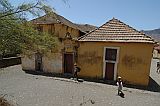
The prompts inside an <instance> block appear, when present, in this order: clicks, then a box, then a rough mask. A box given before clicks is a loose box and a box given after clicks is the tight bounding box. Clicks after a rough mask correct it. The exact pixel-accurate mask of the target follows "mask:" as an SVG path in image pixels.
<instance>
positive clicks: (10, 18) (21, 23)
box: [0, 0, 57, 56]
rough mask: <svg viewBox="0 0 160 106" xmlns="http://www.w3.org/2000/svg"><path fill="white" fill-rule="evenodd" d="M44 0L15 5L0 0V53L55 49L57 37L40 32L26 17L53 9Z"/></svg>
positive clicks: (46, 12)
mask: <svg viewBox="0 0 160 106" xmlns="http://www.w3.org/2000/svg"><path fill="white" fill-rule="evenodd" d="M43 1H44V0H38V1H36V2H35V3H26V4H24V3H23V4H21V5H19V6H17V7H14V6H13V5H11V4H10V3H9V1H8V0H0V55H2V56H5V55H7V54H16V53H29V52H28V51H30V52H41V53H42V52H43V53H45V52H46V51H50V50H52V51H53V50H55V48H56V44H57V43H56V38H55V37H53V36H51V35H49V34H47V33H43V32H42V33H40V32H38V31H37V30H36V28H35V27H34V26H33V25H32V24H31V23H29V22H28V21H27V19H26V16H27V15H28V14H31V15H34V16H40V15H41V14H44V13H45V14H49V13H51V12H52V11H53V10H52V8H50V7H49V6H47V5H45V3H44V2H43Z"/></svg>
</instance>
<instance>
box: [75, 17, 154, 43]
mask: <svg viewBox="0 0 160 106" xmlns="http://www.w3.org/2000/svg"><path fill="white" fill-rule="evenodd" d="M78 40H79V41H107V42H108V41H110V42H145V43H154V40H153V39H152V38H151V37H150V36H147V35H145V34H144V33H142V32H139V31H137V30H136V29H134V28H132V27H130V26H129V25H126V24H125V23H123V22H121V21H120V20H118V19H115V18H113V19H112V20H110V21H108V22H107V23H105V24H104V25H102V26H100V27H99V28H97V29H95V30H93V31H92V32H90V33H88V34H86V35H84V36H82V37H80V38H79V39H78Z"/></svg>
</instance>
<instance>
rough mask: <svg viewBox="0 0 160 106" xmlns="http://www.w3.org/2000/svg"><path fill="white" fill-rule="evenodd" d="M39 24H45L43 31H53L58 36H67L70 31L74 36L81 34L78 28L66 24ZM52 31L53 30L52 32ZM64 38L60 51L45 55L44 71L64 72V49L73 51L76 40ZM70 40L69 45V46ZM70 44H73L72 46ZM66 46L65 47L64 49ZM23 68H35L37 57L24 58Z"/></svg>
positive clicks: (60, 42) (60, 43)
mask: <svg viewBox="0 0 160 106" xmlns="http://www.w3.org/2000/svg"><path fill="white" fill-rule="evenodd" d="M38 26H43V32H48V33H51V34H52V35H53V36H57V37H59V38H65V36H66V33H67V32H69V33H70V35H71V37H72V38H77V37H78V36H80V31H79V30H78V29H74V28H71V27H69V26H66V25H64V24H41V25H38ZM50 31H52V32H50ZM63 41H64V39H63V40H62V41H59V45H58V47H59V50H58V53H52V54H50V56H48V57H46V56H43V58H42V63H43V65H42V66H43V71H44V72H53V73H62V71H63V70H62V69H63V67H62V66H63V59H62V55H63V54H62V53H63V52H62V50H66V51H64V52H73V46H74V45H75V44H74V43H75V42H73V43H72V42H70V41H67V40H65V41H64V42H63ZM68 42H69V47H68ZM70 44H71V45H72V46H70ZM64 47H65V49H64ZM22 68H23V69H26V70H35V57H34V56H33V57H32V58H27V57H26V56H25V57H24V58H22Z"/></svg>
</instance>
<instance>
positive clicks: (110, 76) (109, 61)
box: [104, 48, 117, 80]
mask: <svg viewBox="0 0 160 106" xmlns="http://www.w3.org/2000/svg"><path fill="white" fill-rule="evenodd" d="M104 56H105V58H104V66H105V68H104V71H105V77H104V78H105V79H106V80H114V75H116V73H114V72H115V66H116V64H117V49H114V48H105V54H104Z"/></svg>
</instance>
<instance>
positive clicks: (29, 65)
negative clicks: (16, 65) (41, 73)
mask: <svg viewBox="0 0 160 106" xmlns="http://www.w3.org/2000/svg"><path fill="white" fill-rule="evenodd" d="M21 61H22V69H23V70H35V55H32V56H29V57H28V56H23V57H22V58H21Z"/></svg>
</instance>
